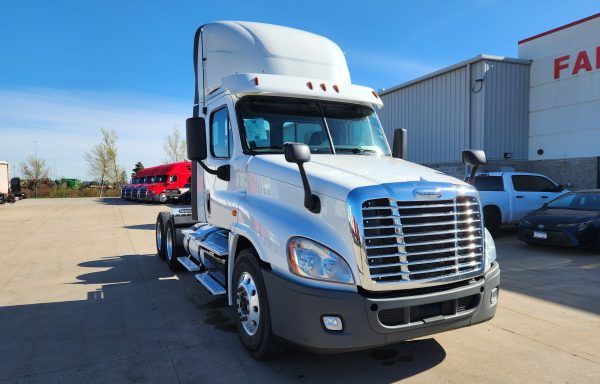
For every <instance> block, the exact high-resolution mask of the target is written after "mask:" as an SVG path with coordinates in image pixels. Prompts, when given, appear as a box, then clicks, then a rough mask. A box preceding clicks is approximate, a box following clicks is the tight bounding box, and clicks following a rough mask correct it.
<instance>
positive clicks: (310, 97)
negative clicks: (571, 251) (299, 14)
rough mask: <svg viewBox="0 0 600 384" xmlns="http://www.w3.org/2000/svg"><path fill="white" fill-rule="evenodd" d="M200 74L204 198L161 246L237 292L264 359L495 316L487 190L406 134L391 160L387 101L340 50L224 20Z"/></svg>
mask: <svg viewBox="0 0 600 384" xmlns="http://www.w3.org/2000/svg"><path fill="white" fill-rule="evenodd" d="M194 72H195V78H196V84H195V88H196V96H195V103H194V108H193V117H192V118H190V119H188V120H187V124H186V130H187V132H186V133H187V145H188V157H189V158H190V159H191V160H192V162H193V172H192V185H191V187H192V206H191V208H185V209H181V208H180V209H176V210H173V211H171V212H161V213H160V214H159V216H158V218H157V223H156V245H157V251H158V252H157V253H158V255H159V256H160V257H161V258H163V259H165V260H166V262H167V263H168V265H169V267H170V268H171V269H172V270H174V271H179V270H180V269H186V270H188V271H192V272H193V273H195V276H196V278H197V279H198V281H199V282H200V283H201V284H202V285H203V286H204V287H206V288H207V289H208V290H209V291H210V292H211V293H212V294H213V295H226V296H227V300H228V303H229V305H230V306H232V307H233V308H232V309H233V314H234V318H235V322H236V324H237V328H238V331H239V334H240V338H241V341H242V343H243V344H244V345H245V347H246V348H247V349H248V350H249V352H250V353H251V354H252V356H254V357H255V358H257V359H267V358H271V357H273V356H275V355H277V353H278V352H280V351H281V349H282V345H284V344H285V343H286V342H290V343H292V344H295V345H300V346H304V347H307V348H310V349H312V350H317V351H349V350H355V349H361V348H371V347H375V346H380V345H385V344H389V343H395V342H399V341H402V340H406V339H411V338H415V337H421V336H425V335H431V334H433V333H437V332H442V331H447V330H451V329H455V328H459V327H464V326H469V325H472V324H476V323H480V322H483V321H486V320H489V319H490V318H492V317H493V316H494V314H495V311H496V304H497V300H498V292H499V286H500V270H499V266H498V263H497V261H496V251H495V246H494V241H493V239H492V238H491V236H490V235H489V233H488V232H487V231H486V230H485V229H484V226H483V214H482V210H481V207H480V200H479V195H478V193H477V191H476V190H475V189H474V188H473V187H472V186H470V185H469V184H467V183H465V182H462V181H460V180H457V179H455V178H452V177H449V176H446V175H444V174H442V173H440V172H437V171H434V170H432V169H429V168H425V167H422V166H420V165H417V164H412V163H409V162H407V161H405V160H403V157H404V156H403V154H404V152H405V151H403V150H402V148H403V146H402V145H400V144H402V143H401V139H402V137H403V136H402V135H398V136H397V138H398V140H395V146H394V152H393V153H394V154H395V157H394V156H392V151H391V150H390V147H389V145H388V142H387V140H386V138H385V135H384V132H383V129H382V127H381V125H380V123H379V119H378V118H377V114H376V112H375V110H376V109H377V108H380V107H381V106H382V102H381V100H380V98H379V96H378V95H377V93H376V92H375V91H374V90H372V89H370V88H367V87H362V86H358V85H354V84H352V83H351V81H350V75H349V72H348V67H347V65H346V60H345V58H344V54H343V52H342V51H341V49H340V48H339V47H338V46H337V45H336V44H334V43H333V42H332V41H330V40H328V39H326V38H324V37H322V36H318V35H314V34H311V33H308V32H304V31H299V30H295V29H291V28H286V27H281V26H275V25H267V24H260V23H251V22H233V21H223V22H215V23H209V24H205V25H203V26H202V27H200V28H199V29H198V31H197V33H196V36H195V41H194ZM468 154H469V153H467V155H468ZM477 158H478V157H477V156H466V159H467V163H473V164H476V163H477V161H474V160H473V159H477Z"/></svg>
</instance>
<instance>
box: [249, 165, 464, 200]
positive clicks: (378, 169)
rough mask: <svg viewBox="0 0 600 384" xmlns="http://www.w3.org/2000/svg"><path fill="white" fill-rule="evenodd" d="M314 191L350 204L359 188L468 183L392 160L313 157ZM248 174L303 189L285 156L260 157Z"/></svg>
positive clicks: (310, 171)
mask: <svg viewBox="0 0 600 384" xmlns="http://www.w3.org/2000/svg"><path fill="white" fill-rule="evenodd" d="M304 168H305V169H306V173H307V175H308V179H309V182H310V185H311V188H312V189H313V191H314V192H316V193H321V194H324V195H328V196H330V197H333V198H335V199H339V200H344V201H345V200H346V197H347V196H348V193H349V192H350V191H351V190H353V189H355V188H359V187H365V186H371V185H379V184H386V183H402V182H414V181H423V182H436V183H449V184H454V185H467V184H466V183H464V182H462V181H460V180H458V179H456V178H454V177H450V176H447V175H445V174H443V173H442V172H439V171H436V170H433V169H431V168H427V167H424V166H422V165H418V164H414V163H411V162H408V161H405V160H401V159H395V158H392V157H376V156H363V155H312V157H311V161H310V162H308V163H306V164H304ZM247 169H248V172H250V173H254V174H257V175H261V176H264V177H269V178H272V179H276V180H279V181H281V182H284V183H288V184H292V185H296V186H298V187H300V188H301V187H302V180H301V179H300V173H299V171H298V166H297V165H296V164H292V163H288V162H287V161H286V160H285V158H284V156H283V155H278V154H272V155H257V156H252V157H251V158H250V160H249V161H248V168H247Z"/></svg>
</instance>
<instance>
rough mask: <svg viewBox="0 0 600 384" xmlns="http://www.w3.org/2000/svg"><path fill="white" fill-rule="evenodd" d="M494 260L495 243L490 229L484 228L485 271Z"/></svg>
mask: <svg viewBox="0 0 600 384" xmlns="http://www.w3.org/2000/svg"><path fill="white" fill-rule="evenodd" d="M495 260H496V243H494V238H493V237H492V235H491V233H490V231H488V230H487V228H486V229H485V272H487V270H488V269H490V267H491V266H492V263H493V262H494V261H495Z"/></svg>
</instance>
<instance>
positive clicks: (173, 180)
mask: <svg viewBox="0 0 600 384" xmlns="http://www.w3.org/2000/svg"><path fill="white" fill-rule="evenodd" d="M176 181H177V175H173V176H171V182H172V183H174V182H176Z"/></svg>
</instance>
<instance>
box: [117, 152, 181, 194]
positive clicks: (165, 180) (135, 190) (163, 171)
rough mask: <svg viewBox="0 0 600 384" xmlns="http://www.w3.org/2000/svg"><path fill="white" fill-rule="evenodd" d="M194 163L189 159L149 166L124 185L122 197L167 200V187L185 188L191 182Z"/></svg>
mask: <svg viewBox="0 0 600 384" xmlns="http://www.w3.org/2000/svg"><path fill="white" fill-rule="evenodd" d="M191 169H192V165H191V163H190V162H189V161H182V162H178V163H170V164H162V165H157V166H154V167H148V168H144V169H142V170H140V171H139V172H138V173H136V174H135V175H134V176H133V177H132V179H131V184H129V185H124V186H123V187H122V190H121V197H123V198H125V199H131V200H137V201H144V202H157V203H166V202H167V200H168V199H167V194H166V191H167V189H176V190H178V189H180V188H184V187H185V185H186V184H187V183H189V180H190V177H191Z"/></svg>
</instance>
